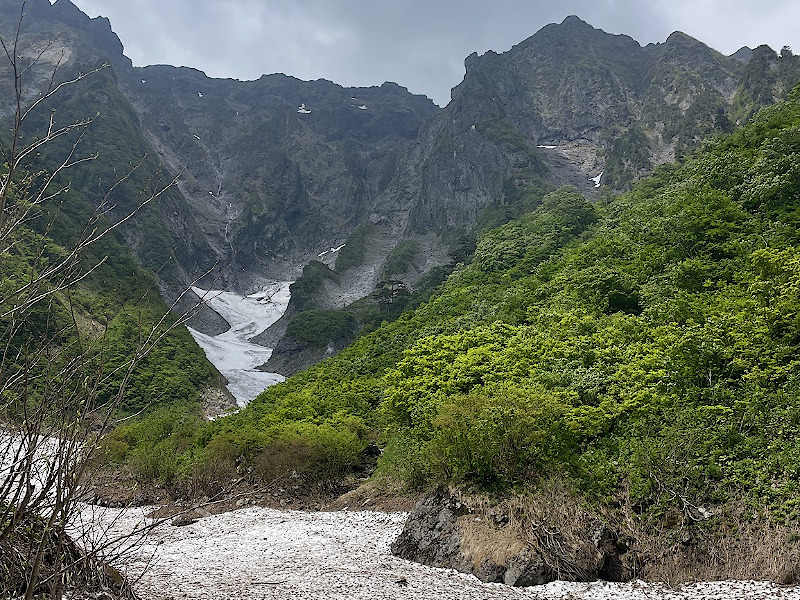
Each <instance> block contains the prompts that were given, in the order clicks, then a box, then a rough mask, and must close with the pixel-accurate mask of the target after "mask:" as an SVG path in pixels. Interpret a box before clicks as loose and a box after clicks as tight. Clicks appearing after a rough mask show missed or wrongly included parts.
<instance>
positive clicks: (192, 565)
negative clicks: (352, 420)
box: [83, 507, 800, 600]
mask: <svg viewBox="0 0 800 600" xmlns="http://www.w3.org/2000/svg"><path fill="white" fill-rule="evenodd" d="M151 511H152V508H143V509H142V508H140V509H135V510H134V509H127V510H125V511H119V510H113V509H100V508H96V507H90V508H87V509H86V511H85V512H84V515H83V519H84V522H85V525H86V526H89V527H91V529H92V530H93V531H94V532H96V533H95V536H96V537H98V538H106V539H108V538H111V537H113V536H115V535H119V534H124V533H126V532H128V531H131V530H133V529H134V528H136V527H137V525H141V524H143V523H151V521H150V520H149V519H147V518H146V516H145V515H147V514H149V513H150V512H151ZM405 518H406V514H405V513H382V512H355V511H338V512H300V511H281V510H272V509H266V508H259V507H249V508H244V509H240V510H236V511H232V512H228V513H222V514H218V515H213V516H209V517H206V518H203V519H200V520H198V521H196V522H195V523H192V524H191V525H186V526H182V527H176V526H173V525H170V524H169V523H166V524H164V525H161V526H159V527H157V528H155V529H153V530H152V531H151V532H150V533H149V534H148V535H147V536H145V537H144V538H142V539H141V540H139V541H138V542H137V544H136V545H135V547H132V548H131V549H130V550H129V553H128V556H127V558H126V560H125V563H126V571H127V573H128V575H129V576H131V577H133V578H138V582H137V583H136V585H135V589H136V591H137V592H138V593H139V595H140V596H141V598H142V599H143V600H181V599H184V598H192V599H195V598H196V599H204V600H205V599H208V600H211V599H214V600H228V599H231V600H233V599H237V600H250V599H258V600H263V599H311V598H313V599H319V600H334V599H343V600H344V599H346V600H360V599H364V600H367V599H369V600H376V599H383V598H392V599H395V598H396V599H403V600H405V599H407V600H489V599H501V598H502V599H505V598H517V599H520V598H530V599H560V598H564V599H567V598H569V599H575V600H577V599H586V600H588V599H592V600H605V599H611V598H614V599H626V600H627V599H630V600H639V599H647V600H673V599H686V600H712V599H719V600H734V599H745V598H748V599H777V598H781V599H786V600H800V588H798V587H780V586H776V585H773V584H770V583H761V582H749V581H736V582H714V583H697V584H693V585H689V586H685V587H682V588H679V589H671V588H668V587H666V586H662V585H657V584H646V583H643V582H632V583H628V584H618V583H614V584H612V583H605V582H595V583H589V584H587V583H563V582H555V583H552V584H549V585H547V586H542V587H535V588H510V587H506V586H503V585H500V584H485V583H481V582H480V581H478V580H477V579H476V578H475V577H473V576H471V575H464V574H461V573H457V572H455V571H452V570H448V569H434V568H430V567H425V566H422V565H418V564H415V563H410V562H406V561H404V560H400V559H398V558H395V557H393V556H392V555H391V554H390V552H389V544H390V543H391V542H392V540H394V538H395V537H396V536H397V535H398V534H399V533H400V530H401V529H402V527H403V523H404V521H405Z"/></svg>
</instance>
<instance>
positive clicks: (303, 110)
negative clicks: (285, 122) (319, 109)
mask: <svg viewBox="0 0 800 600" xmlns="http://www.w3.org/2000/svg"><path fill="white" fill-rule="evenodd" d="M297 112H299V113H300V114H301V115H310V114H311V111H310V110H308V109H307V108H306V105H305V104H301V105H300V108H298V109H297Z"/></svg>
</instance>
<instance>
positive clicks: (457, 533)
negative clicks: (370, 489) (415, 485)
mask: <svg viewBox="0 0 800 600" xmlns="http://www.w3.org/2000/svg"><path fill="white" fill-rule="evenodd" d="M476 504H477V503H476ZM481 505H483V503H481ZM506 511H508V509H507V508H503V507H502V506H495V507H493V508H485V507H482V508H480V509H475V508H472V507H471V506H470V505H469V504H468V503H467V502H466V501H465V500H464V499H463V497H462V496H461V495H460V494H459V493H458V492H455V491H453V490H450V489H449V488H447V487H446V486H441V487H439V488H438V489H436V490H434V491H432V492H430V493H428V494H426V495H425V496H423V497H422V498H421V499H420V500H419V502H418V503H417V504H416V506H415V507H414V509H413V510H412V511H411V513H410V514H409V517H408V521H407V522H406V525H405V527H404V529H403V531H402V533H401V534H400V536H399V537H398V538H397V540H395V542H394V543H393V544H392V546H391V550H392V554H394V555H395V556H398V557H400V558H404V559H406V560H411V561H414V562H419V563H422V564H424V565H429V566H433V567H443V568H451V569H456V570H457V571H461V572H462V573H471V574H473V575H475V576H476V577H477V578H478V579H480V580H481V581H485V582H492V583H505V584H506V585H512V586H517V587H522V586H531V585H544V584H546V583H549V582H551V581H555V580H556V579H564V580H568V581H594V580H597V579H604V580H607V581H628V580H630V579H631V578H632V576H633V574H634V572H635V571H634V569H633V568H632V565H633V564H634V562H635V561H636V557H635V555H634V556H626V557H623V555H624V554H626V553H627V552H628V545H627V544H626V543H623V542H622V541H620V538H619V536H618V534H617V533H616V532H615V531H613V530H612V529H611V528H609V527H607V526H604V525H602V524H601V523H600V522H599V521H597V520H596V519H593V518H592V517H591V516H590V515H580V516H576V519H575V522H574V523H568V524H564V528H563V530H564V532H565V533H563V534H562V533H560V532H559V528H557V527H553V528H552V530H550V529H548V528H544V527H536V526H533V525H532V523H531V522H530V521H529V520H528V519H527V518H526V516H525V515H524V514H516V515H515V518H514V519H511V518H510V515H509V514H507V512H506ZM512 522H513V523H514V525H511V524H510V523H512ZM567 531H568V532H569V533H566V532H567ZM632 561H633V562H632Z"/></svg>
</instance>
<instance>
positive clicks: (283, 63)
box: [72, 0, 800, 105]
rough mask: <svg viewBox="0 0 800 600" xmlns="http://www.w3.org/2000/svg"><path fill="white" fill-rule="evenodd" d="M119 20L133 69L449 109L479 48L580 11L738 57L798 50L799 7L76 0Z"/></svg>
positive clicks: (620, 0)
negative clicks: (427, 100)
mask: <svg viewBox="0 0 800 600" xmlns="http://www.w3.org/2000/svg"><path fill="white" fill-rule="evenodd" d="M72 1H73V3H75V4H76V5H78V6H79V7H80V8H81V9H82V10H83V11H84V12H86V13H87V14H88V15H89V16H92V17H95V16H97V15H103V16H106V17H108V18H109V19H111V25H112V27H113V28H114V31H115V32H116V33H117V35H119V37H120V39H121V40H122V43H123V44H124V45H125V53H126V54H127V55H128V56H129V57H130V58H131V59H132V60H133V62H134V64H135V65H138V66H141V65H148V64H157V63H166V64H173V65H177V66H181V65H185V66H190V67H195V68H197V69H200V70H202V71H205V72H206V73H207V74H208V75H210V76H212V77H236V78H239V79H257V78H258V77H259V76H260V75H262V74H264V73H286V74H287V75H293V76H295V77H299V78H301V79H319V78H325V79H330V80H332V81H335V82H336V83H340V84H342V85H347V86H370V85H380V84H381V83H383V82H384V81H394V82H396V83H399V84H400V85H403V86H405V87H407V88H409V89H410V90H411V91H412V92H414V93H419V94H426V95H427V96H429V97H431V98H432V99H433V100H434V101H435V102H437V103H438V104H440V105H444V104H446V103H447V102H448V101H449V99H450V88H452V87H453V86H455V85H457V84H458V83H459V82H460V81H461V79H462V77H463V75H464V58H465V57H466V56H467V55H469V54H470V53H472V52H479V53H483V52H486V51H487V50H495V51H497V52H503V51H505V50H508V49H509V48H510V47H511V46H513V45H514V44H516V43H518V42H521V41H522V40H524V39H525V38H527V37H529V36H531V35H533V34H534V33H536V31H538V30H539V29H541V28H542V27H543V26H544V25H546V24H548V23H552V22H561V21H562V20H563V19H564V17H566V16H567V15H570V14H576V15H578V16H579V17H581V18H582V19H583V20H584V21H587V22H588V23H590V24H592V25H593V26H595V27H597V28H599V29H603V30H605V31H608V32H609V33H624V34H627V35H630V36H631V37H633V38H634V39H635V40H637V41H638V42H640V43H641V44H643V45H644V44H647V43H649V42H661V41H664V40H665V39H666V38H667V36H668V35H669V34H670V33H671V32H673V31H676V30H679V31H683V32H685V33H688V34H689V35H691V36H693V37H696V38H697V39H699V40H701V41H703V42H705V43H707V44H708V45H710V46H712V47H713V48H716V49H717V50H719V51H721V52H723V53H725V54H731V53H733V52H735V51H736V50H738V49H739V48H740V47H742V46H750V47H755V46H758V45H759V44H764V43H766V44H769V45H770V46H772V47H773V48H774V49H775V50H780V49H781V47H782V46H784V45H789V46H792V47H793V48H794V49H795V52H796V53H800V3H799V2H797V0H771V1H769V2H763V1H762V2H758V1H756V2H754V1H753V0H298V1H296V2H291V1H290V0H72Z"/></svg>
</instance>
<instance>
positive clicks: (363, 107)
mask: <svg viewBox="0 0 800 600" xmlns="http://www.w3.org/2000/svg"><path fill="white" fill-rule="evenodd" d="M358 108H360V109H361V110H367V105H366V104H362V105H361V106H359V107H358Z"/></svg>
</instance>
